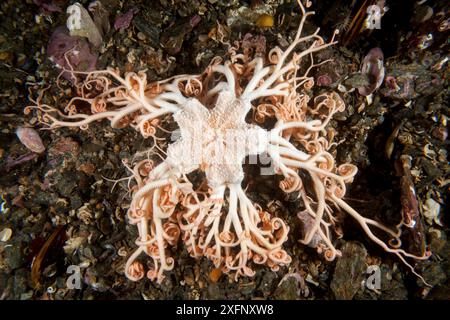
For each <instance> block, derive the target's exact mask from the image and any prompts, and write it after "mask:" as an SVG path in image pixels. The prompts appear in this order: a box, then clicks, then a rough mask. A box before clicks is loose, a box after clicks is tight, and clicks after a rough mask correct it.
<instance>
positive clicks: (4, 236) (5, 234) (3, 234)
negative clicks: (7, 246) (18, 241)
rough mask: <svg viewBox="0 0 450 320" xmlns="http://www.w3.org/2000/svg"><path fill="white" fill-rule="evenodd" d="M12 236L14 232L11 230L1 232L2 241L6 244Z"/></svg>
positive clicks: (0, 239)
mask: <svg viewBox="0 0 450 320" xmlns="http://www.w3.org/2000/svg"><path fill="white" fill-rule="evenodd" d="M11 236H12V230H11V229H10V228H5V229H3V230H2V231H0V241H2V242H6V241H8V240H9V239H10V238H11Z"/></svg>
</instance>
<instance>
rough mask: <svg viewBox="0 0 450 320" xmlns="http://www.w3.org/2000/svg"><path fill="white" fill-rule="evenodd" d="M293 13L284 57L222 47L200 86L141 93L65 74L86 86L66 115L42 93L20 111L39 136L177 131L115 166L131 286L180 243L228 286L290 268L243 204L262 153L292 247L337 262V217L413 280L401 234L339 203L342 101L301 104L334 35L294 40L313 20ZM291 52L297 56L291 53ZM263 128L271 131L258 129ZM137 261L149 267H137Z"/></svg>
mask: <svg viewBox="0 0 450 320" xmlns="http://www.w3.org/2000/svg"><path fill="white" fill-rule="evenodd" d="M298 3H299V6H300V9H301V13H302V16H301V20H300V24H299V27H298V30H297V32H296V35H295V38H294V39H293V41H292V42H291V44H290V45H289V46H288V47H287V48H286V49H285V50H282V49H281V48H279V47H275V48H273V49H272V50H270V51H269V53H268V55H267V57H264V56H261V55H255V56H254V57H253V56H252V50H251V48H246V49H245V50H241V49H242V48H240V42H236V43H235V45H234V46H230V48H229V56H230V59H229V60H228V61H223V60H222V58H219V57H217V58H214V59H213V60H212V62H211V63H210V65H209V66H208V67H207V68H206V70H205V71H204V72H203V73H202V74H200V75H178V76H175V77H172V78H169V79H166V80H162V81H157V82H153V83H149V82H147V77H146V74H145V72H138V73H134V72H128V73H126V74H125V75H124V76H121V75H120V74H119V72H118V71H116V70H113V69H107V70H101V71H92V72H86V73H81V72H75V71H74V73H76V74H79V75H80V74H83V75H84V76H85V79H84V81H83V82H79V83H76V84H75V86H76V88H77V91H78V94H79V96H78V97H75V98H73V99H72V100H71V101H70V102H69V103H68V105H67V106H66V107H65V109H64V111H60V110H59V109H58V108H56V107H53V106H50V105H47V104H44V103H42V101H41V100H42V99H41V98H42V93H41V95H40V98H38V99H36V100H33V99H32V102H33V105H31V106H28V107H27V109H26V112H30V111H31V110H37V115H38V119H39V121H40V122H41V123H42V124H43V125H45V126H46V127H47V128H48V129H56V128H59V127H79V128H81V129H87V128H88V125H89V124H91V123H93V122H95V121H97V120H102V119H107V120H109V121H110V124H111V126H112V127H113V128H122V127H125V126H130V127H132V128H134V129H136V130H138V131H139V132H140V133H141V134H142V135H143V136H144V137H147V138H153V139H154V143H155V144H158V142H159V141H160V139H161V138H160V137H157V136H156V134H157V132H158V128H160V125H161V123H162V121H166V120H165V119H167V116H171V117H172V119H173V120H174V121H175V122H176V124H177V125H178V127H179V131H180V135H179V137H178V139H177V140H176V141H175V142H173V143H171V144H169V145H168V147H167V149H166V151H165V153H166V157H165V159H164V160H163V161H162V162H160V163H159V164H156V161H153V160H151V159H149V158H147V159H145V160H141V161H139V162H137V163H134V164H133V165H128V164H127V163H125V162H124V163H125V164H126V166H127V168H129V170H130V171H131V173H132V177H133V178H134V180H135V181H136V184H135V186H133V187H131V191H132V200H131V204H130V207H129V209H128V213H127V216H128V222H129V223H131V224H133V225H136V227H137V229H138V231H139V237H138V239H136V246H137V249H136V251H135V252H134V253H132V254H131V256H130V257H129V259H128V261H127V263H126V266H125V274H126V276H127V277H128V278H129V279H131V280H139V279H141V278H143V277H144V276H145V275H146V276H147V277H148V278H150V279H152V280H157V281H158V282H161V281H162V279H163V278H164V274H165V272H166V271H169V270H171V269H172V268H173V267H174V263H175V260H174V258H173V257H171V256H170V250H169V248H170V247H172V246H174V245H175V244H176V243H178V241H179V239H180V238H181V240H182V241H183V243H184V245H185V247H186V248H187V250H188V251H189V253H190V255H191V256H192V257H206V258H207V259H209V260H211V261H212V263H213V264H214V265H215V267H217V268H221V270H222V271H223V272H225V273H229V274H232V275H234V277H235V278H236V279H237V278H238V277H239V276H253V275H254V274H255V271H254V266H255V264H256V265H258V264H259V265H265V266H268V267H269V268H271V269H272V270H274V271H276V270H278V269H279V268H280V266H285V265H288V264H289V263H290V262H291V257H290V256H289V254H288V253H287V252H286V251H285V250H284V249H283V243H284V242H286V240H287V237H288V232H289V227H288V226H287V225H286V223H285V222H284V221H283V220H282V219H281V218H280V217H276V216H273V215H271V214H270V213H269V212H267V211H265V210H264V209H263V208H262V207H261V206H260V205H258V204H257V203H254V202H253V201H252V200H250V198H249V197H248V196H247V195H246V192H245V191H244V189H243V186H242V181H243V179H244V170H243V162H244V160H245V159H246V158H247V157H249V156H250V157H251V156H256V155H261V154H267V155H268V156H269V157H270V159H271V161H272V165H273V167H274V168H275V173H276V174H278V175H282V177H283V180H282V181H281V182H280V188H281V189H282V190H283V191H284V192H286V193H294V192H295V193H296V194H298V197H299V201H301V202H302V204H303V207H304V211H303V212H301V213H300V214H299V217H300V218H301V220H302V221H303V224H304V226H305V228H304V235H303V236H304V237H303V239H302V240H301V242H302V243H304V244H306V245H310V246H313V247H315V248H317V251H318V252H319V253H321V254H323V256H324V257H325V259H327V260H329V261H331V260H333V259H335V258H336V257H337V256H340V254H341V253H340V251H339V250H338V249H336V248H335V246H334V244H333V234H332V232H333V231H337V230H340V229H338V228H337V223H338V220H337V217H336V215H335V213H334V212H335V211H339V210H342V211H345V212H347V213H348V214H350V215H351V216H352V217H353V218H354V219H356V221H357V222H358V223H359V224H360V225H361V227H362V228H363V229H364V231H365V233H366V234H367V235H368V236H369V238H370V239H372V240H373V241H374V242H376V243H377V244H378V245H380V246H381V247H382V248H383V249H384V250H386V251H388V252H391V253H394V254H396V255H397V256H398V257H399V258H400V259H401V260H402V261H403V262H404V263H405V264H406V265H408V266H409V267H410V268H411V269H412V270H413V272H414V269H413V267H412V266H411V265H409V264H408V262H407V261H406V260H405V258H414V259H426V258H427V256H415V255H412V254H409V253H407V252H405V251H404V250H402V249H401V248H400V245H401V242H400V230H399V228H397V229H396V230H391V229H390V228H388V227H385V226H384V225H382V224H381V223H379V222H377V221H375V220H371V219H368V218H365V217H363V216H361V215H360V214H359V213H358V212H356V211H355V210H354V209H353V208H351V207H350V206H349V205H348V204H347V203H346V202H345V201H344V199H343V197H344V196H345V194H346V184H348V183H350V182H352V180H353V178H354V176H355V174H356V172H357V168H356V166H354V165H352V164H348V163H345V164H341V165H339V166H338V165H337V164H336V163H335V160H334V158H333V156H332V155H331V153H330V152H329V150H330V148H331V147H332V146H333V145H335V144H334V143H333V138H334V131H333V130H332V129H329V128H328V124H329V122H330V120H331V119H332V118H333V115H334V114H335V113H337V112H341V111H344V109H345V104H344V101H343V100H342V99H341V98H340V96H339V95H338V94H337V93H335V92H330V93H323V94H320V95H318V96H316V97H314V98H312V99H311V98H310V96H309V95H308V93H310V92H311V90H310V89H311V88H312V87H313V86H314V80H313V77H312V76H310V72H311V70H312V69H313V68H315V67H317V66H319V65H321V64H323V63H326V62H328V60H327V61H322V62H320V63H315V62H314V59H313V54H314V53H315V52H317V51H319V50H323V49H325V48H327V47H330V46H332V45H333V44H335V43H336V41H335V40H334V38H335V35H336V33H337V32H335V33H334V34H333V36H332V37H331V40H330V41H328V42H326V41H325V40H324V39H323V38H322V37H321V36H320V35H319V34H318V33H319V29H317V30H316V31H315V32H314V33H312V34H309V35H305V34H303V27H304V24H305V21H306V19H307V17H308V16H310V15H312V14H313V13H314V12H306V10H305V8H304V6H303V5H302V3H301V2H300V1H298ZM299 46H301V47H302V48H304V49H303V50H302V51H300V52H295V51H294V50H295V48H296V47H299ZM241 51H243V52H241ZM307 63H309V65H308V64H307ZM304 69H306V70H304ZM300 70H304V71H302V72H300ZM65 71H66V72H67V71H68V70H65ZM69 71H70V70H69ZM299 73H302V74H301V75H299ZM79 101H84V102H85V103H88V104H89V105H90V113H89V114H85V113H81V112H79V111H78V110H77V107H76V103H77V102H79ZM249 115H252V117H249ZM269 118H271V119H272V120H274V121H272V122H275V124H274V125H273V126H272V127H271V128H266V127H268V124H267V123H268V122H270V121H266V120H268V119H269ZM194 171H200V172H203V173H204V177H205V181H204V183H203V184H200V186H198V187H194V184H193V183H191V181H189V179H188V174H189V173H192V172H194ZM374 228H376V229H379V230H380V231H383V232H384V233H385V234H386V235H387V236H389V237H390V238H392V240H391V241H390V242H389V243H390V244H391V245H388V244H386V243H385V242H384V241H382V240H381V239H380V238H378V237H377V236H376V235H375V234H374V233H373V229H374ZM336 229H337V230H336ZM338 235H339V232H338ZM143 254H145V255H147V256H148V257H150V259H149V261H147V263H146V266H145V267H144V264H143V263H142V262H141V261H142V259H140V257H141V255H143Z"/></svg>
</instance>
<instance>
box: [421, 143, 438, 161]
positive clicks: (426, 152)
mask: <svg viewBox="0 0 450 320" xmlns="http://www.w3.org/2000/svg"><path fill="white" fill-rule="evenodd" d="M430 147H431V144H429V143H427V144H426V145H425V146H424V147H423V154H424V155H425V157H427V158H428V159H431V160H434V159H435V158H436V152H434V151H433V150H431V149H430Z"/></svg>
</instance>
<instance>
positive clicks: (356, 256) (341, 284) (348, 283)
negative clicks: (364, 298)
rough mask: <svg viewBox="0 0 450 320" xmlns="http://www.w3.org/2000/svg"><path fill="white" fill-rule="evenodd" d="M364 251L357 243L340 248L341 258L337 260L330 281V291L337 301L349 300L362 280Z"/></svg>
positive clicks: (364, 265)
mask: <svg viewBox="0 0 450 320" xmlns="http://www.w3.org/2000/svg"><path fill="white" fill-rule="evenodd" d="M366 256H367V251H366V249H365V248H364V247H363V246H362V245H361V244H358V243H355V242H347V243H345V244H344V246H343V247H342V257H341V258H339V259H338V260H337V263H336V268H335V270H334V274H333V280H332V281H331V290H332V291H333V293H334V295H335V297H336V299H338V300H351V299H352V298H353V297H354V295H355V294H356V292H357V291H358V289H359V288H360V287H361V282H362V281H363V280H364V277H365V272H366V262H365V259H366Z"/></svg>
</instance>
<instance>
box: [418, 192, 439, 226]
mask: <svg viewBox="0 0 450 320" xmlns="http://www.w3.org/2000/svg"><path fill="white" fill-rule="evenodd" d="M422 207H423V215H424V216H425V219H426V220H427V223H428V224H433V222H434V223H436V224H438V225H440V226H442V222H441V221H440V220H439V212H440V210H441V205H440V204H439V203H438V202H436V201H434V199H432V198H429V199H427V201H425V204H424V205H423V206H422Z"/></svg>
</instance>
